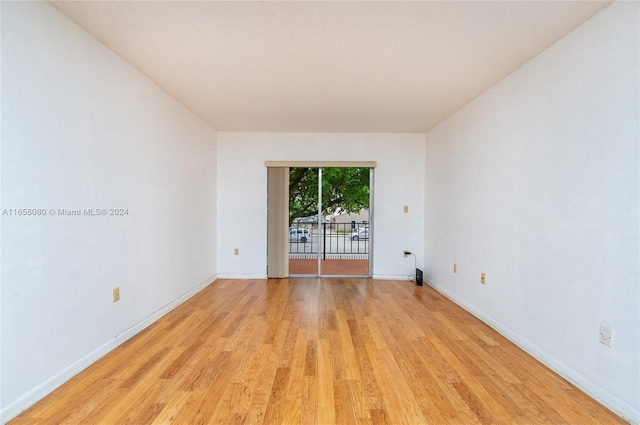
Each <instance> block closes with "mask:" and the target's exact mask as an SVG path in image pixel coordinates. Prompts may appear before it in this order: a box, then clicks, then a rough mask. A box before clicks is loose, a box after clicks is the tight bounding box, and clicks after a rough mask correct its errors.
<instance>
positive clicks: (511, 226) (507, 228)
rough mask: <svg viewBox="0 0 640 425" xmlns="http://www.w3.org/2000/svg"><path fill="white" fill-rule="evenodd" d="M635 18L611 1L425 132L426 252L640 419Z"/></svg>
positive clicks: (444, 273)
mask: <svg viewBox="0 0 640 425" xmlns="http://www.w3.org/2000/svg"><path fill="white" fill-rule="evenodd" d="M638 15H639V13H638V3H637V2H617V3H614V4H613V5H612V6H610V7H608V8H607V9H605V10H604V11H603V12H602V13H600V14H598V15H596V16H595V17H594V18H593V19H591V20H590V21H588V22H587V23H586V24H584V25H583V26H581V27H579V28H578V29H577V30H575V31H574V32H573V33H571V34H569V35H568V36H567V37H565V38H564V39H562V40H560V41H559V42H558V43H556V44H555V45H553V46H552V47H550V48H549V49H547V50H546V51H544V52H543V53H542V54H540V55H539V56H538V57H536V58H534V59H533V60H532V61H530V62H529V63H528V64H526V65H525V66H523V67H522V68H521V69H519V70H517V71H516V72H514V73H513V74H511V75H510V76H509V77H507V78H506V79H504V80H503V81H501V82H500V83H499V84H498V85H496V86H495V87H493V88H492V89H490V90H489V91H488V92H486V93H484V94H483V95H482V96H480V97H479V98H477V99H476V100H475V101H473V102H472V103H471V104H469V105H468V106H467V107H465V108H464V109H463V110H461V111H459V112H458V113H456V114H455V115H453V116H452V117H450V118H449V119H448V120H446V121H445V122H443V123H442V124H441V125H439V126H438V127H436V128H435V129H433V130H432V131H430V132H429V133H428V134H427V136H426V138H427V147H426V189H425V194H426V195H425V198H426V201H425V202H426V207H425V210H426V214H425V241H426V244H425V257H424V258H425V267H426V272H427V275H428V278H429V280H430V282H431V283H432V284H433V285H434V286H436V288H438V289H440V290H441V291H443V292H444V293H446V294H447V295H449V296H450V297H451V298H453V299H454V300H456V301H457V302H459V303H460V304H462V305H463V306H465V307H466V308H468V309H469V310H471V311H472V312H474V313H475V314H477V315H478V316H480V317H481V318H483V319H484V320H486V321H487V322H488V323H490V324H491V325H493V326H494V327H496V328H497V329H499V330H500V331H501V332H503V333H504V334H506V335H507V336H509V337H510V338H512V339H513V340H515V341H516V342H518V343H519V344H521V345H522V346H523V347H525V348H526V349H527V350H529V351H530V352H532V353H533V354H535V355H536V356H537V357H538V358H540V359H542V360H543V361H544V362H546V363H547V364H550V365H551V366H552V367H553V368H555V369H556V370H557V371H559V372H560V373H561V374H563V375H564V376H566V377H568V378H569V379H570V380H572V381H573V382H574V383H577V384H578V385H579V386H580V387H582V388H583V389H585V390H587V392H589V393H590V394H592V395H594V396H595V397H596V398H597V399H598V400H600V401H601V402H603V403H605V404H606V405H607V406H609V407H610V408H612V409H614V410H615V411H617V412H618V413H620V414H622V415H624V416H625V417H627V418H631V419H634V420H635V421H640V415H639V413H638V412H639V410H640V393H639V386H640V384H639V377H640V370H639V365H640V354H639V350H640V343H639V339H640V332H639V329H640V326H639V325H640V316H639V314H640V313H639V311H640V305H639V299H640V294H639V286H640V275H639V267H640V266H639V236H638V235H639V232H638V226H639V224H638V223H639V210H638V195H639V175H638V168H639V155H638V146H639V130H638V125H639V124H638V123H639V122H640V121H639V117H640V115H639V106H638V105H639V86H638V79H639V70H638V52H639V34H638V18H639V16H638ZM454 262H457V264H458V273H457V274H454V273H453V270H452V265H453V263H454ZM481 272H486V273H487V284H486V285H485V286H483V285H481V284H480V282H479V281H480V273H481ZM601 322H606V323H608V324H609V325H610V326H611V328H612V329H613V347H612V348H607V347H606V346H604V345H602V344H600V343H599V342H598V331H599V325H600V323H601Z"/></svg>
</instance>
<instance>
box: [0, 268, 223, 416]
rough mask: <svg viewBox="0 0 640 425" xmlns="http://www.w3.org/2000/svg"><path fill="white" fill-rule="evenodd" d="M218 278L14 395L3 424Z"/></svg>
mask: <svg viewBox="0 0 640 425" xmlns="http://www.w3.org/2000/svg"><path fill="white" fill-rule="evenodd" d="M217 278H218V276H217V275H214V276H211V277H210V278H208V279H206V280H205V281H203V282H201V283H200V284H198V286H196V287H195V288H194V289H192V290H190V291H189V292H187V293H185V294H184V295H182V296H180V297H178V298H176V299H175V300H173V301H172V302H170V303H169V304H167V305H165V306H164V307H162V308H161V309H159V310H158V311H156V312H155V313H153V314H151V315H150V316H148V317H147V318H145V319H143V320H141V321H140V322H138V323H136V324H135V325H133V326H131V327H130V328H128V329H126V330H125V331H124V332H122V333H120V334H118V335H117V336H116V337H115V338H113V339H112V340H109V341H107V342H106V343H104V344H103V345H101V346H100V347H98V348H96V349H95V350H93V351H92V352H90V353H89V354H87V355H86V356H84V357H82V358H80V359H79V360H77V361H76V362H74V363H73V364H71V365H70V366H69V367H67V368H65V369H63V370H61V371H59V372H58V373H56V374H55V375H53V376H52V377H51V378H49V379H47V380H46V381H45V382H43V383H42V384H40V385H38V386H37V387H35V388H34V389H32V390H31V391H29V392H28V393H26V394H24V395H23V396H21V397H20V398H18V399H17V400H16V401H14V402H13V403H11V404H9V405H7V406H6V407H4V408H3V409H2V410H1V411H0V418H1V422H2V423H3V424H6V423H7V422H9V421H10V420H11V419H13V418H15V417H16V416H18V415H19V414H20V413H22V412H23V411H25V410H26V409H28V408H29V407H31V406H32V405H34V404H35V403H36V402H38V401H39V400H41V399H42V398H44V397H45V396H46V395H48V394H49V393H51V392H52V391H53V390H55V389H56V388H58V387H59V386H60V385H62V384H64V383H65V382H67V381H68V380H69V379H71V378H73V377H74V376H75V375H77V374H78V373H80V372H82V371H83V370H84V369H86V368H87V367H89V366H90V365H92V364H93V363H95V362H96V361H98V360H99V359H100V358H102V357H103V356H105V355H106V354H107V353H109V352H110V351H111V350H113V349H114V348H116V347H117V346H119V345H120V344H122V343H123V342H125V341H126V340H128V339H129V338H131V337H133V336H135V335H136V334H138V333H139V332H141V331H142V330H144V329H145V328H146V327H148V326H149V325H151V324H152V323H154V322H155V321H156V320H158V319H160V318H161V317H162V316H164V315H165V314H167V313H169V312H170V311H171V310H173V309H174V308H176V307H177V306H179V305H180V304H182V303H183V302H185V301H186V300H188V299H189V298H191V297H192V296H194V295H195V294H197V293H198V292H200V291H201V290H203V289H204V288H206V287H207V286H209V285H210V284H211V283H213V282H215V281H216V279H217Z"/></svg>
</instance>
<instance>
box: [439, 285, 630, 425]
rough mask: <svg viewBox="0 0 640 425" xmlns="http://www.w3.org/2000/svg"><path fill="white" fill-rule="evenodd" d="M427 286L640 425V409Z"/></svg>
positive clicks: (447, 293)
mask: <svg viewBox="0 0 640 425" xmlns="http://www.w3.org/2000/svg"><path fill="white" fill-rule="evenodd" d="M426 282H427V284H428V285H429V286H431V287H432V288H433V289H435V290H436V291H438V292H440V293H441V294H442V295H444V296H445V297H447V298H449V299H450V300H451V301H453V302H454V303H456V304H457V305H459V306H460V307H462V308H463V309H465V310H466V311H468V312H469V313H471V314H473V315H474V316H475V317H477V318H478V319H480V320H481V321H483V322H484V323H486V324H487V325H489V326H490V327H491V328H493V329H494V330H495V331H496V332H498V333H499V334H501V335H502V336H504V337H505V338H507V339H508V340H509V341H511V342H513V343H514V344H515V345H517V346H518V347H520V348H521V349H522V350H524V351H525V352H526V353H528V354H529V355H531V356H532V357H534V358H535V359H537V360H538V361H540V362H541V363H543V364H544V365H545V366H547V367H548V368H549V369H551V370H553V371H554V372H555V373H557V374H558V375H560V376H562V377H563V378H564V379H566V380H567V381H569V382H571V383H572V384H573V385H575V386H576V387H578V388H579V389H580V390H582V391H584V392H585V393H587V394H588V395H589V396H590V397H592V398H593V399H594V400H596V401H597V402H598V403H600V404H602V405H603V406H605V407H606V408H607V409H609V410H611V411H612V412H613V413H615V414H616V415H618V416H620V417H621V418H622V419H624V420H625V421H627V422H629V423H631V424H635V425H638V424H640V410H638V409H636V408H634V407H633V406H631V405H629V404H628V403H626V402H625V401H623V400H620V399H619V398H618V397H616V396H614V395H613V394H611V393H609V392H608V391H606V390H603V389H602V388H600V387H599V386H598V385H596V384H595V383H594V382H592V381H590V380H589V379H587V378H585V377H584V376H583V375H581V374H580V373H578V372H576V371H575V370H573V369H571V368H570V367H569V366H567V365H566V364H564V363H562V362H560V361H559V360H558V359H556V358H555V357H553V356H552V355H551V354H549V353H547V352H546V351H544V350H541V349H540V348H538V347H537V346H536V345H534V344H533V343H531V342H530V341H528V340H526V339H525V338H522V337H521V336H519V335H518V334H516V333H514V332H512V331H511V330H509V329H508V328H506V327H504V326H503V325H501V324H500V323H498V322H496V321H494V320H493V319H492V318H491V317H489V316H487V315H485V314H483V313H482V312H481V311H479V310H478V309H476V308H475V307H474V306H472V305H471V304H468V303H467V302H466V301H464V300H463V299H461V298H459V297H458V296H457V295H455V294H453V293H451V292H450V291H449V290H447V288H445V287H444V286H442V285H439V284H437V283H436V282H433V281H432V280H426Z"/></svg>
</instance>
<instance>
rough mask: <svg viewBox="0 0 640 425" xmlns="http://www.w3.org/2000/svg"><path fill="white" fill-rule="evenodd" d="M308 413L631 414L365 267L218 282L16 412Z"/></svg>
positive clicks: (600, 418) (230, 419)
mask: <svg viewBox="0 0 640 425" xmlns="http://www.w3.org/2000/svg"><path fill="white" fill-rule="evenodd" d="M43 355H46V353H43ZM296 423H305V424H332V423H337V424H371V425H375V424H543V423H550V424H585V425H586V424H609V423H612V424H613V423H624V422H623V421H622V420H621V419H619V418H618V417H616V416H615V415H613V414H612V413H610V412H609V411H607V410H606V409H605V408H604V407H602V406H601V405H599V404H598V403H596V402H595V401H594V400H592V399H591V398H589V397H588V396H586V395H585V394H584V393H582V392H581V391H579V390H577V389H576V388H575V387H573V386H572V385H570V384H569V383H567V382H566V381H565V380H564V379H562V378H560V377H559V376H557V375H556V374H554V373H552V372H551V371H549V370H548V369H547V368H546V367H544V366H542V365H541V364H540V363H538V362H537V361H536V360H534V359H533V358H531V357H530V356H528V355H527V354H525V353H524V352H523V351H521V350H520V349H519V348H517V347H516V346H514V345H513V344H512V343H510V342H509V341H507V340H506V339H505V338H503V337H502V336H501V335H499V334H498V333H496V332H495V331H493V330H492V329H490V328H489V327H487V326H486V325H484V324H483V323H481V322H480V321H478V320H477V319H476V318H474V317H473V316H471V315H470V314H468V313H467V312H465V311H464V310H462V309H460V308H459V307H457V306H456V305H455V304H453V303H452V302H450V301H449V300H447V299H446V298H444V297H443V296H441V295H440V294H438V293H437V292H435V291H434V290H433V289H431V288H429V287H428V286H423V287H419V286H415V285H414V284H413V283H411V282H408V281H371V280H368V279H355V278H354V279H340V278H335V279H328V278H325V279H319V278H309V279H302V278H300V279H282V280H269V281H264V280H257V281H237V280H235V281H231V280H219V281H217V282H215V283H213V284H212V285H210V286H208V287H207V288H206V289H204V290H203V291H202V292H200V293H199V294H197V295H196V296H194V297H193V298H191V299H190V300H188V301H187V302H185V303H184V304H182V305H181V306H179V307H178V308H177V309H175V310H173V311H172V312H171V313H169V314H167V315H166V316H165V317H163V318H162V319H160V320H159V321H158V322H156V323H155V324H153V325H152V326H150V327H149V328H147V329H146V330H144V331H143V332H141V333H140V334H138V335H137V336H135V337H134V338H132V339H130V340H129V341H127V342H126V343H124V344H123V345H121V346H120V347H118V348H117V349H115V350H114V351H112V352H111V353H109V354H108V355H107V356H105V357H104V358H102V359H101V360H99V361H98V362H96V363H95V364H93V365H92V366H90V367H89V368H88V369H87V370H85V371H84V372H82V373H80V374H79V375H78V376H76V377H75V378H73V379H71V380H70V381H69V382H67V383H66V384H64V385H63V386H62V387H60V388H59V389H57V390H56V391H55V392H53V393H52V394H50V395H49V396H48V397H46V398H45V399H43V400H42V401H40V402H39V403H37V404H36V405H34V406H33V407H32V408H30V409H28V410H27V411H26V412H24V413H23V414H22V415H20V416H19V417H17V418H16V419H15V420H13V421H12V422H10V424H11V425H18V424H109V425H114V424H296Z"/></svg>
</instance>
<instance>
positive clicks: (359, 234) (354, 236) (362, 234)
mask: <svg viewBox="0 0 640 425" xmlns="http://www.w3.org/2000/svg"><path fill="white" fill-rule="evenodd" d="M367 239H369V228H368V227H363V228H361V229H358V230H357V231H355V232H353V233H351V240H352V241H358V240H367Z"/></svg>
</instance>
